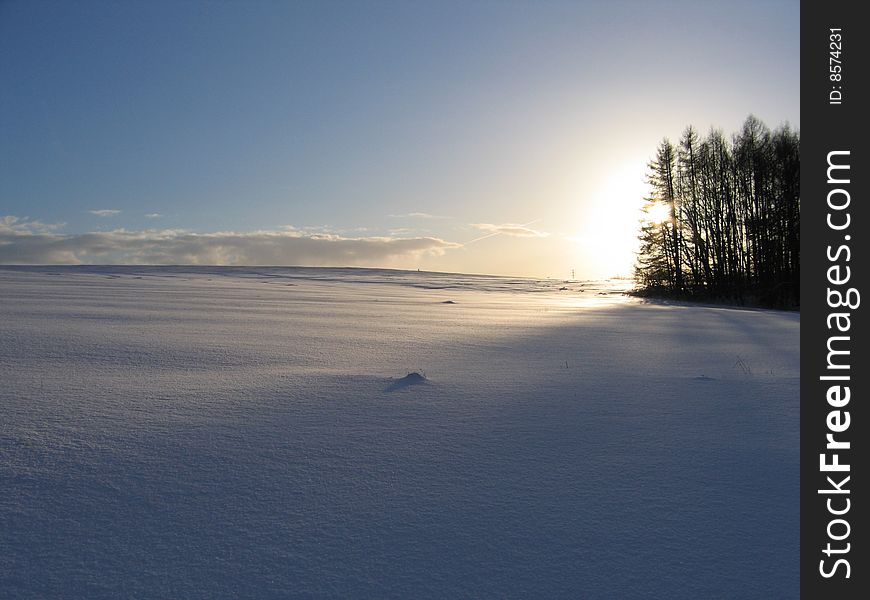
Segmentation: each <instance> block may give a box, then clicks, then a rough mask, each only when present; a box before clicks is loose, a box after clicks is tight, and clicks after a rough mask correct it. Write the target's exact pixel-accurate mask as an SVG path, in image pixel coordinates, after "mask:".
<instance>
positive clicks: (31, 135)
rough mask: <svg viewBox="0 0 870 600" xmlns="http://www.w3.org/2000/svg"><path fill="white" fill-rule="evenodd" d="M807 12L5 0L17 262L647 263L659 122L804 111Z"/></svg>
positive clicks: (565, 267)
mask: <svg viewBox="0 0 870 600" xmlns="http://www.w3.org/2000/svg"><path fill="white" fill-rule="evenodd" d="M798 35H799V3H798V2H749V3H741V2H732V3H719V2H676V1H674V2H604V1H602V2H543V3H541V2H536V3H532V2H467V1H466V2H438V3H435V2H262V1H261V2H256V1H255V2H245V3H243V2H193V1H188V2H75V3H72V2H56V3H50V2H16V1H5V2H0V90H2V91H0V236H2V239H0V262H11V263H14V262H199V263H260V264H262V263H264V262H268V263H270V264H275V263H276V262H277V263H279V264H324V265H328V264H335V265H351V264H353V265H360V266H386V267H399V268H417V267H421V268H425V269H434V270H449V271H465V272H484V273H503V274H524V275H537V276H554V277H565V276H567V275H568V274H569V273H570V270H571V269H572V268H575V269H576V270H577V273H578V276H585V277H601V276H609V275H613V274H617V273H628V272H629V271H630V266H631V262H632V250H633V239H634V232H635V230H636V226H637V218H638V213H637V211H638V209H639V207H640V205H641V204H642V195H643V193H644V185H643V177H644V172H645V169H644V165H645V162H646V160H648V158H649V157H650V156H651V155H652V154H653V152H654V150H655V146H656V144H657V143H658V142H659V140H660V139H661V138H662V137H664V136H669V137H672V138H676V137H677V136H678V135H679V133H680V131H681V130H682V129H683V128H684V127H685V126H686V125H688V124H693V125H695V126H696V127H698V128H699V129H700V130H702V131H705V130H707V129H708V128H709V127H710V126H716V127H721V128H723V129H724V130H725V131H726V132H730V131H733V130H735V129H737V128H738V127H739V125H740V123H741V122H742V121H743V119H744V118H745V117H746V116H747V115H748V114H749V113H753V114H755V115H757V116H758V117H760V118H761V119H762V120H764V121H765V122H767V123H768V125H770V126H777V125H779V124H780V123H782V122H785V121H788V122H790V123H791V124H792V125H793V126H795V127H799V125H800V112H799V110H800V103H799V81H800V80H799V37H798ZM490 234H494V235H490ZM472 240H477V241H472ZM469 242H471V243H469Z"/></svg>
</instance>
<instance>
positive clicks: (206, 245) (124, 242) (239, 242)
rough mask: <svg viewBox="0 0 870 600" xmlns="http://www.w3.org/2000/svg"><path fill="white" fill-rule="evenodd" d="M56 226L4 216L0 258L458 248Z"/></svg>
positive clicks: (244, 256)
mask: <svg viewBox="0 0 870 600" xmlns="http://www.w3.org/2000/svg"><path fill="white" fill-rule="evenodd" d="M56 227H57V226H53V225H45V224H44V223H40V222H38V221H28V220H26V219H20V218H18V217H4V218H2V219H0V264H31V265H32V264H66V265H74V264H149V265H178V264H187V265H251V266H262V265H300V266H354V265H358V266H371V265H378V264H383V263H384V262H392V261H396V260H401V259H403V258H413V257H418V256H421V255H441V254H443V253H444V252H445V251H446V250H448V249H450V248H455V247H459V244H454V243H452V242H447V241H445V240H442V239H439V238H434V237H411V238H399V237H359V238H353V237H343V236H340V235H335V234H328V233H314V234H312V233H303V232H299V231H296V230H289V231H256V232H251V233H235V232H217V233H191V232H188V231H182V230H172V229H163V230H157V229H149V230H143V231H127V230H124V229H119V230H115V231H105V232H91V233H82V234H60V233H56V232H55V231H54V229H55V228H56Z"/></svg>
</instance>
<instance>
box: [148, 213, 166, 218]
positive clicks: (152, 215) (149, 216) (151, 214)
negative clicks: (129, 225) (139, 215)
mask: <svg viewBox="0 0 870 600" xmlns="http://www.w3.org/2000/svg"><path fill="white" fill-rule="evenodd" d="M145 218H146V219H162V218H163V215H161V214H160V213H148V214H146V215H145Z"/></svg>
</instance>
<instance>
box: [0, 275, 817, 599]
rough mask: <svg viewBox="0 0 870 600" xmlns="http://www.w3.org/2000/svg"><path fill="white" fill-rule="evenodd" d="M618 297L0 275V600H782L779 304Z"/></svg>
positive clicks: (489, 281) (789, 367)
mask: <svg viewBox="0 0 870 600" xmlns="http://www.w3.org/2000/svg"><path fill="white" fill-rule="evenodd" d="M623 283H624V282H623ZM619 285H620V282H610V283H594V282H583V283H576V282H561V281H539V280H531V279H511V278H498V277H484V276H470V275H446V274H437V273H419V272H399V271H385V270H370V269H303V268H209V267H69V268H58V267H0V382H2V383H0V405H2V411H3V412H2V414H3V418H2V421H0V490H2V494H0V597H4V598H230V597H232V598H236V597H245V598H286V597H299V598H309V597H317V598H326V597H335V598H350V597H355V598H367V597H370V598H485V597H494V598H495V597H497V598H593V599H594V598H625V599H631V598H692V599H696V598H795V597H797V596H798V591H799V590H798V534H799V528H798V515H799V504H798V483H799V479H798V466H799V461H798V444H799V419H798V414H799V400H798V391H799V387H798V365H799V353H798V352H799V351H798V338H799V327H800V322H799V315H798V314H796V313H787V312H775V311H763V310H737V309H731V308H725V307H712V306H691V305H667V304H662V303H654V302H642V301H640V300H637V299H631V298H627V297H625V296H622V295H621V294H619V289H618V286H619ZM561 287H567V288H568V290H565V291H560V289H559V288H561ZM584 291H585V293H581V292H584ZM447 301H452V302H453V303H454V304H445V302H447Z"/></svg>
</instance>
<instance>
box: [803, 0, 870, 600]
mask: <svg viewBox="0 0 870 600" xmlns="http://www.w3.org/2000/svg"><path fill="white" fill-rule="evenodd" d="M858 8H859V4H858V2H851V3H843V2H837V1H828V2H821V1H813V2H802V3H801V313H802V314H801V381H800V386H801V415H800V416H801V494H800V501H801V519H800V526H801V535H800V539H801V551H800V576H801V594H802V595H803V596H804V597H806V598H826V599H827V598H837V599H839V598H866V597H867V595H866V594H868V593H870V592H868V590H870V586H868V585H867V581H866V580H867V578H868V575H867V572H868V570H870V563H868V561H867V545H868V544H870V536H868V535H867V532H866V528H865V527H864V524H865V522H866V518H865V515H866V513H867V507H866V504H867V496H866V495H863V494H861V493H860V492H859V491H858V490H859V489H861V488H862V487H863V488H864V489H866V488H867V483H868V482H867V469H866V454H867V448H866V445H865V444H864V443H863V442H864V440H865V439H866V438H867V432H868V427H867V419H868V415H867V411H866V410H865V409H864V403H866V402H867V401H868V389H870V386H868V384H867V381H868V380H870V361H868V359H867V353H866V348H867V345H868V341H867V339H868V335H870V333H868V331H867V321H868V318H867V316H866V313H867V312H868V310H870V288H868V286H867V285H866V284H867V271H868V269H870V263H868V256H867V241H866V237H867V236H868V235H870V211H868V209H867V205H868V203H870V197H868V186H867V180H868V178H870V168H868V165H870V159H868V148H870V141H868V133H867V132H868V126H867V122H868V120H870V102H868V96H867V93H866V91H865V89H866V83H865V82H866V79H867V78H868V77H870V69H868V67H870V63H868V61H867V59H866V56H867V38H868V37H870V22H868V21H867V20H866V19H865V18H861V17H860V16H859V14H860V13H859V10H858ZM864 8H865V10H866V5H865V6H864ZM830 28H841V29H842V30H843V31H842V34H843V47H842V55H841V58H842V61H843V62H842V75H843V79H842V82H837V83H838V84H842V91H843V100H842V104H838V105H837V104H831V103H830V102H829V97H828V93H829V91H831V90H832V86H833V85H834V82H831V81H830V75H829V67H830V62H829V33H830ZM834 150H849V151H850V155H849V163H850V165H851V169H850V173H851V178H850V179H851V181H850V183H849V185H848V191H849V193H850V196H851V203H850V206H849V208H848V210H849V212H850V216H851V226H850V228H849V231H848V232H845V231H843V232H836V231H833V230H831V229H830V228H829V227H828V226H827V224H826V216H827V213H828V207H827V194H828V192H829V191H830V190H831V189H832V188H834V187H838V186H834V185H829V184H828V183H827V167H828V153H829V152H831V151H834ZM846 233H848V234H849V235H850V238H851V239H850V241H849V242H846V243H848V244H849V245H850V249H851V260H850V261H849V262H848V263H844V262H842V261H841V262H840V264H848V265H849V266H850V267H851V279H850V281H849V283H848V285H845V286H841V287H854V288H857V289H858V290H859V292H861V293H862V298H861V305H860V306H859V307H858V308H857V309H855V310H851V311H850V314H851V329H850V332H849V335H850V337H851V340H850V350H851V355H850V357H849V360H850V362H851V366H852V367H851V370H850V373H849V374H850V376H851V378H852V380H851V381H850V382H849V384H850V386H851V393H852V395H851V401H850V403H849V405H848V406H847V407H845V408H844V409H843V410H849V412H850V417H851V425H850V427H849V429H848V430H847V431H846V432H845V433H844V434H841V435H838V437H842V439H844V440H848V441H850V442H851V449H850V450H849V451H847V452H843V453H842V456H841V462H846V463H849V464H850V472H849V475H850V476H851V480H850V481H849V484H848V485H847V486H844V487H848V488H849V489H850V498H851V508H850V510H849V512H848V514H847V515H846V516H845V518H847V519H848V521H849V523H850V526H851V530H850V535H849V537H848V538H847V539H846V540H844V542H849V543H851V550H850V551H849V553H848V554H845V555H841V556H843V557H845V558H847V560H848V561H849V563H850V566H851V573H850V577H849V578H848V579H846V578H844V577H843V576H842V575H843V574H844V572H845V569H843V568H842V566H841V568H840V569H839V570H838V571H837V575H836V576H834V577H831V578H827V579H826V578H824V577H822V575H821V574H820V572H819V561H820V560H821V559H826V561H827V563H826V564H827V565H831V564H832V559H829V558H827V557H826V556H825V555H824V554H823V552H822V550H823V549H824V548H825V546H826V544H827V543H828V536H827V532H826V528H827V525H828V522H829V520H830V519H832V518H835V517H832V516H831V515H829V513H828V510H827V507H826V505H825V502H826V499H827V498H828V497H829V496H826V495H821V494H819V492H818V490H819V489H822V488H824V487H828V486H827V481H826V475H828V474H830V473H828V474H823V473H821V472H820V470H819V454H820V453H822V452H825V443H826V439H825V435H826V434H827V433H828V428H827V424H826V421H825V419H826V417H827V414H828V411H829V410H832V408H831V407H830V406H829V405H828V403H827V400H826V397H825V393H826V391H827V389H828V386H829V385H830V382H825V381H821V380H820V379H819V377H820V376H822V375H825V374H826V365H827V341H828V336H829V335H836V333H831V332H829V330H828V327H827V315H828V313H829V312H836V311H840V310H849V309H837V310H836V311H835V310H834V309H831V308H829V307H828V303H827V300H826V295H827V288H828V285H829V284H828V281H827V269H828V268H829V266H831V264H832V263H830V262H829V260H828V257H827V255H826V254H827V247H828V246H829V245H831V246H832V247H833V248H834V249H836V248H837V247H838V246H839V245H840V244H843V243H844V241H845V240H844V236H845V234H846ZM865 292H866V295H864V293H865ZM841 335H844V334H841ZM862 455H863V456H862ZM846 459H847V460H846ZM832 475H836V474H832ZM841 498H842V496H841Z"/></svg>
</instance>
